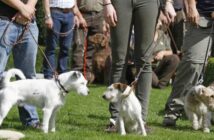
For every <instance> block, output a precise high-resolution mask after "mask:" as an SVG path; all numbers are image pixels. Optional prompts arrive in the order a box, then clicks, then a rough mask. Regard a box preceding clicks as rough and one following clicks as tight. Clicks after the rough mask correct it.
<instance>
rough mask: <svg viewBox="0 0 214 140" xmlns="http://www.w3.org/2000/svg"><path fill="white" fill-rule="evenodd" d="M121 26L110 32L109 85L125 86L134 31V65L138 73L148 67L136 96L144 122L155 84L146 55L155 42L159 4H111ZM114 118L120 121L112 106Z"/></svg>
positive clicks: (145, 0) (152, 0) (148, 0)
mask: <svg viewBox="0 0 214 140" xmlns="http://www.w3.org/2000/svg"><path fill="white" fill-rule="evenodd" d="M112 4H113V6H114V8H115V10H116V13H117V17H118V22H117V26H116V27H112V28H111V48H112V68H111V78H110V82H111V83H115V82H122V83H125V74H126V67H127V51H128V46H129V38H130V34H131V30H132V27H133V26H134V31H135V50H134V57H135V65H136V68H137V69H138V70H139V69H140V68H142V66H143V65H144V64H145V67H144V69H143V72H142V73H141V74H140V76H139V79H138V81H137V87H136V95H137V98H138V99H139V100H140V103H141V105H142V117H143V120H145V119H146V116H147V108H148V101H149V94H150V89H151V81H152V68H151V62H150V60H149V59H146V58H145V57H144V56H145V53H146V52H148V51H147V49H148V48H150V46H151V45H152V42H153V37H154V32H155V26H156V22H157V18H158V15H159V1H158V0H112ZM109 111H110V113H111V118H112V119H114V120H116V119H117V117H118V103H113V104H112V103H111V104H110V106H109Z"/></svg>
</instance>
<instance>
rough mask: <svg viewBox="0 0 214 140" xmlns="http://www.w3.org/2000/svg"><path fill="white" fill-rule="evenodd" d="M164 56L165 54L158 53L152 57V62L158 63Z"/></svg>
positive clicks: (162, 52)
mask: <svg viewBox="0 0 214 140" xmlns="http://www.w3.org/2000/svg"><path fill="white" fill-rule="evenodd" d="M164 56H165V52H164V51H160V52H158V53H157V54H156V55H155V56H154V60H156V61H160V60H162V59H163V57H164Z"/></svg>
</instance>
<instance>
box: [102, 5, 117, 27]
mask: <svg viewBox="0 0 214 140" xmlns="http://www.w3.org/2000/svg"><path fill="white" fill-rule="evenodd" d="M104 17H105V20H106V22H107V23H108V24H109V25H110V26H113V27H114V26H116V24H117V14H116V11H115V9H114V7H113V5H112V4H108V5H105V6H104Z"/></svg>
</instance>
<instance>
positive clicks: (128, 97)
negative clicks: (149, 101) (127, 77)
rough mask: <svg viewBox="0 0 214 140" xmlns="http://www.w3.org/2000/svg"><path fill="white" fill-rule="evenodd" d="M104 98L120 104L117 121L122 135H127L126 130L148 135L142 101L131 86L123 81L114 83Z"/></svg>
mask: <svg viewBox="0 0 214 140" xmlns="http://www.w3.org/2000/svg"><path fill="white" fill-rule="evenodd" d="M103 98H104V99H105V100H107V101H109V102H117V103H118V104H119V120H118V122H116V123H117V125H118V126H119V133H120V134H121V135H126V132H128V133H131V132H135V133H138V134H142V135H143V136H146V135H147V134H146V130H145V127H144V122H143V119H142V115H141V105H140V102H139V100H138V99H137V97H136V96H135V93H134V91H133V90H132V88H131V87H130V86H128V85H125V84H122V83H115V84H112V85H110V86H109V87H108V88H107V91H105V92H104V95H103Z"/></svg>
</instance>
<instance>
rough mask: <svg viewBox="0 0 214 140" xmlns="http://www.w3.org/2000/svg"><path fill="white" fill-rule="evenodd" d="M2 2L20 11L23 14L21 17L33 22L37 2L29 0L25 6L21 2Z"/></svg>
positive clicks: (16, 0)
mask: <svg viewBox="0 0 214 140" xmlns="http://www.w3.org/2000/svg"><path fill="white" fill-rule="evenodd" d="M2 2H4V3H5V4H7V5H9V6H11V7H13V8H14V9H16V10H18V11H19V12H20V13H21V15H22V16H23V17H24V18H26V19H28V20H31V19H32V18H33V17H34V14H35V8H34V7H35V4H36V3H37V0H29V2H28V3H27V4H24V3H23V2H22V1H20V0H2ZM32 6H33V7H32Z"/></svg>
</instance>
